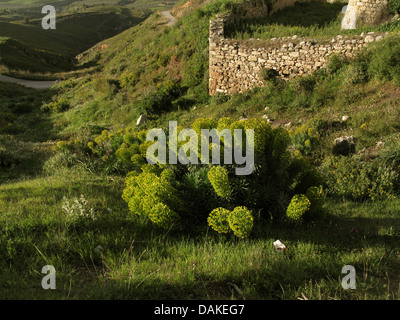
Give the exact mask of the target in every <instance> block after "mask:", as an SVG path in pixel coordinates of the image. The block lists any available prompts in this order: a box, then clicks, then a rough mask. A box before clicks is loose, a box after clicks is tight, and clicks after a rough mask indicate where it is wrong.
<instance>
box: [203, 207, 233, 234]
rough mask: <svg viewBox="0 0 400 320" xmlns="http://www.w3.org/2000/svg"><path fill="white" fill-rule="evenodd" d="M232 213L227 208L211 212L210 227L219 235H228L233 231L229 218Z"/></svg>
mask: <svg viewBox="0 0 400 320" xmlns="http://www.w3.org/2000/svg"><path fill="white" fill-rule="evenodd" d="M230 214H231V212H230V211H229V210H228V209H225V208H221V207H220V208H216V209H214V210H213V211H211V213H210V215H209V216H208V219H207V222H208V225H209V226H210V227H211V228H213V229H214V230H215V231H216V232H218V233H228V232H229V231H231V229H230V226H229V223H228V217H229V215H230Z"/></svg>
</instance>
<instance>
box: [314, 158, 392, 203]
mask: <svg viewBox="0 0 400 320" xmlns="http://www.w3.org/2000/svg"><path fill="white" fill-rule="evenodd" d="M321 171H322V172H323V174H324V175H325V177H326V183H327V190H328V192H329V193H330V194H331V195H335V196H344V197H347V198H350V199H354V200H366V199H372V200H374V199H379V198H388V197H391V196H393V195H394V194H395V190H394V186H395V184H397V183H398V179H399V168H398V167H396V166H393V163H392V164H390V163H388V162H382V161H380V159H379V158H377V159H375V160H373V161H369V162H367V161H360V159H358V157H356V156H353V157H342V156H338V157H331V158H327V159H325V160H324V163H323V165H322V167H321Z"/></svg>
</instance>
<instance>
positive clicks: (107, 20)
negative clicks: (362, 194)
mask: <svg viewBox="0 0 400 320" xmlns="http://www.w3.org/2000/svg"><path fill="white" fill-rule="evenodd" d="M157 3H158V2H157ZM44 4H46V3H44V2H43V1H35V2H29V3H28V4H25V2H21V1H1V2H0V37H7V38H11V39H13V40H15V41H17V42H19V43H21V45H23V46H25V47H26V48H27V50H28V51H29V50H31V51H32V52H34V53H33V54H32V56H31V57H29V58H28V61H26V62H25V61H21V64H20V65H19V64H18V63H16V62H18V61H17V60H18V58H17V57H15V59H14V61H13V63H12V64H10V65H3V67H6V68H8V69H10V68H11V69H10V70H8V71H16V70H20V71H29V72H45V71H47V72H55V71H56V70H62V69H64V70H65V71H67V70H70V69H71V66H72V63H73V62H74V58H75V56H76V55H77V54H79V53H81V52H82V51H84V50H86V49H88V48H90V47H91V46H93V45H95V44H96V43H98V42H99V41H101V40H103V39H106V38H109V37H111V36H113V35H116V34H118V33H120V32H121V31H123V30H125V29H128V28H130V27H132V26H134V25H136V24H138V23H140V22H141V21H143V20H144V19H145V18H146V17H147V16H148V15H149V14H150V12H151V10H153V9H162V8H168V6H171V4H173V2H168V3H165V4H162V3H161V4H160V3H159V5H158V6H154V3H152V2H151V1H136V2H133V1H127V2H125V3H120V2H119V1H109V2H107V4H104V2H103V1H95V0H93V1H85V2H84V3H83V2H81V1H58V2H57V1H56V2H55V3H53V4H54V6H55V8H56V10H57V20H56V21H57V22H56V29H55V30H44V29H43V28H42V26H41V20H42V18H43V17H44V16H45V15H44V14H42V13H41V9H42V6H43V5H44ZM38 51H40V52H41V53H43V55H42V57H41V59H37V63H36V65H33V64H31V63H30V61H31V60H32V59H35V57H37V56H38V54H39V55H40V53H39V52H38ZM3 52H4V48H3ZM26 53H27V51H26V50H25V54H26ZM6 54H8V55H9V56H10V55H12V54H13V52H12V51H10V52H7V53H6ZM46 54H47V55H46ZM51 55H55V56H58V57H62V58H64V62H63V63H61V64H59V66H58V68H57V69H55V68H53V67H50V68H48V69H46V68H47V66H48V65H49V64H47V63H43V62H42V61H43V60H46V59H47V58H46V57H50V56H51ZM56 59H57V58H56ZM50 60H54V59H50ZM58 60H60V59H59V58H58ZM3 61H7V58H6V57H3ZM50 65H52V63H51V62H50ZM12 69H13V70H12ZM6 70H7V69H6Z"/></svg>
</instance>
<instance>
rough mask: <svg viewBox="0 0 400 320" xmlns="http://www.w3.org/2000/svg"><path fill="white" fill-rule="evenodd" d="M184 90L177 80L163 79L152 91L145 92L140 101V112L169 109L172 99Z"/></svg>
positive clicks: (156, 111)
mask: <svg viewBox="0 0 400 320" xmlns="http://www.w3.org/2000/svg"><path fill="white" fill-rule="evenodd" d="M185 92H186V88H184V87H182V86H181V85H180V83H179V82H174V81H171V80H167V81H164V82H162V83H160V84H158V85H157V88H156V90H155V91H154V92H151V93H149V94H147V95H146V96H145V97H144V98H143V99H142V101H141V103H140V108H141V110H142V112H144V113H146V114H161V113H163V112H167V111H171V109H172V106H173V101H174V100H176V99H178V98H179V97H180V96H182V95H183V94H184V93H185Z"/></svg>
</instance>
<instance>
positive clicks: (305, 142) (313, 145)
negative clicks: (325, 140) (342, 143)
mask: <svg viewBox="0 0 400 320" xmlns="http://www.w3.org/2000/svg"><path fill="white" fill-rule="evenodd" d="M289 134H290V137H291V139H292V144H293V146H294V148H295V149H296V150H298V151H300V152H301V154H302V155H304V156H312V155H313V154H314V153H315V152H316V151H317V149H318V147H319V140H318V137H319V135H318V133H317V132H316V131H315V129H314V128H313V127H310V126H308V125H302V126H300V127H297V128H295V129H293V130H290V131H289Z"/></svg>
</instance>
